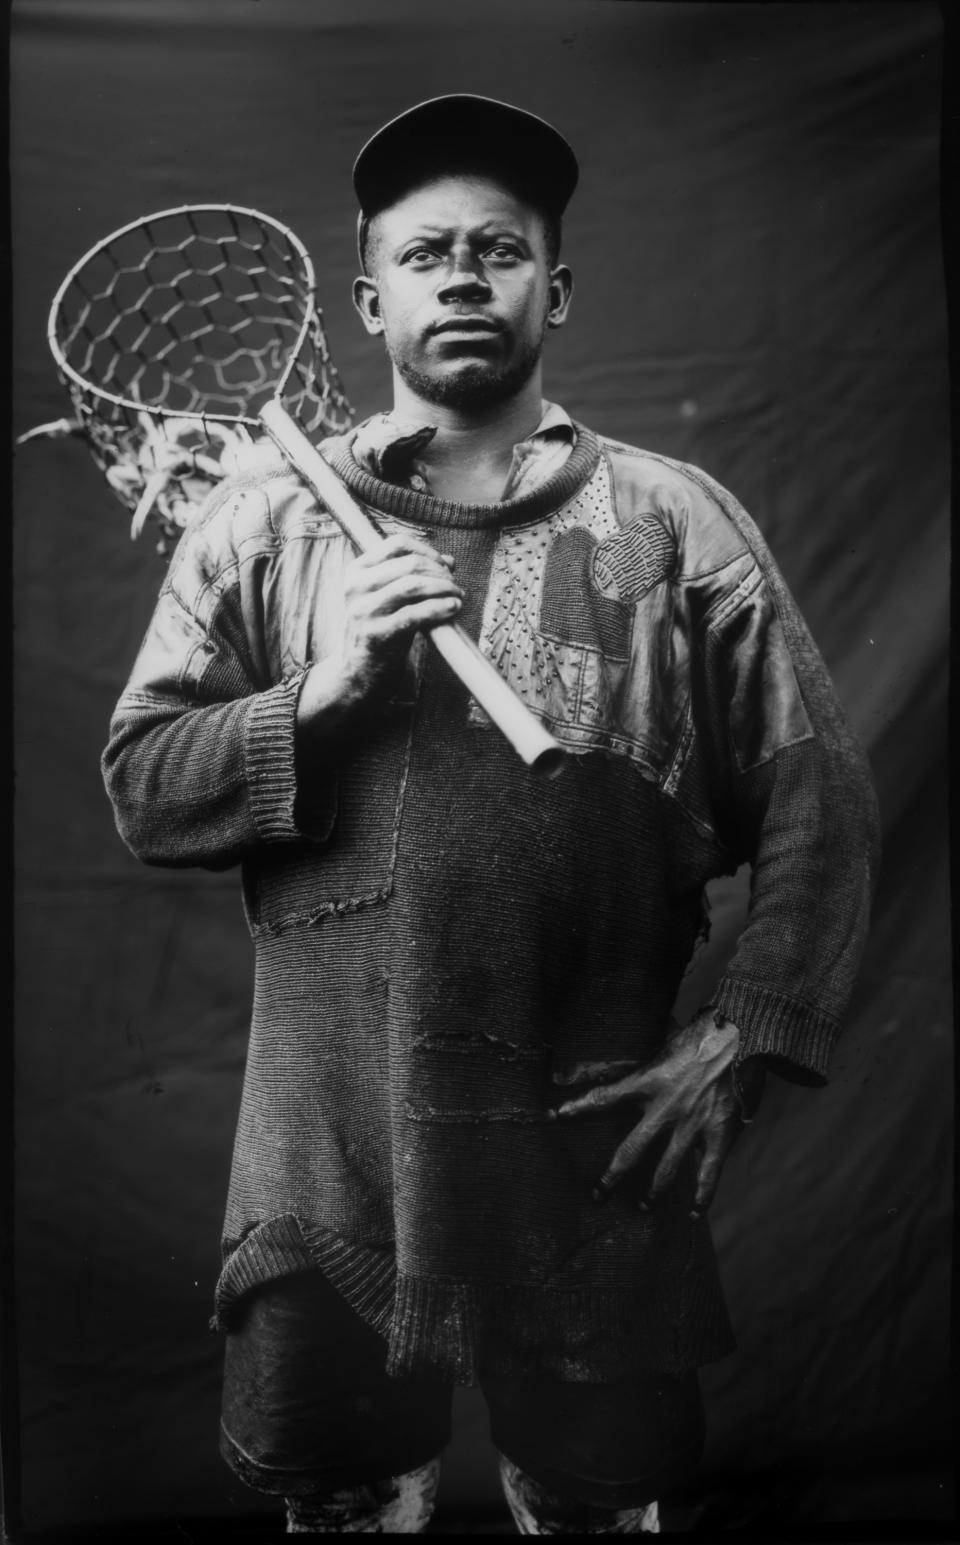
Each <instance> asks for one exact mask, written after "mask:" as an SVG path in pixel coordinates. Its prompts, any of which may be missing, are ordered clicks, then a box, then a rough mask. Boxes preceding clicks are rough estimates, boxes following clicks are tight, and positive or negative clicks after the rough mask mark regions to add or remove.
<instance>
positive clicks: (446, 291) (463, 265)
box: [439, 250, 490, 300]
mask: <svg viewBox="0 0 960 1545" xmlns="http://www.w3.org/2000/svg"><path fill="white" fill-rule="evenodd" d="M489 294H490V281H489V279H488V278H487V276H486V274H485V273H484V271H483V263H482V261H481V259H480V258H479V257H478V256H477V255H476V254H475V253H473V252H470V251H469V250H467V251H463V250H461V251H459V252H454V253H452V254H451V263H450V268H449V270H448V272H447V274H446V276H445V277H444V281H443V284H442V286H441V288H440V291H439V297H440V299H441V300H443V299H446V298H449V299H451V300H456V299H460V298H463V297H468V298H470V299H475V298H476V297H477V296H481V295H489Z"/></svg>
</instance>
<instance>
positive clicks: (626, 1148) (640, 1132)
mask: <svg viewBox="0 0 960 1545" xmlns="http://www.w3.org/2000/svg"><path fill="white" fill-rule="evenodd" d="M662 1133H663V1123H662V1122H661V1121H657V1120H652V1121H651V1120H650V1119H649V1118H645V1119H644V1120H643V1121H638V1122H637V1125H636V1126H635V1127H634V1128H633V1130H632V1132H629V1133H628V1134H627V1136H626V1137H625V1138H624V1140H623V1142H622V1143H621V1144H620V1147H619V1148H618V1149H617V1150H616V1152H615V1154H614V1155H613V1158H612V1159H611V1160H610V1163H609V1164H608V1165H607V1168H606V1169H605V1170H604V1172H603V1174H602V1175H601V1176H600V1179H599V1180H598V1181H597V1184H596V1186H595V1187H594V1191H593V1195H594V1199H595V1200H596V1201H603V1200H604V1198H605V1197H606V1196H608V1195H609V1193H610V1192H611V1191H612V1190H613V1188H614V1186H616V1185H619V1184H620V1182H621V1180H622V1179H623V1178H624V1176H625V1175H629V1174H630V1173H631V1171H632V1170H635V1169H636V1168H637V1166H638V1164H639V1163H640V1161H641V1160H642V1159H643V1158H644V1156H645V1155H646V1153H647V1150H648V1149H649V1148H650V1146H651V1144H653V1143H655V1142H656V1141H657V1139H658V1138H659V1137H661V1136H662Z"/></svg>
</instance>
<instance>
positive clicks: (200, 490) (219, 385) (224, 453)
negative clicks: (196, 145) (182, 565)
mask: <svg viewBox="0 0 960 1545" xmlns="http://www.w3.org/2000/svg"><path fill="white" fill-rule="evenodd" d="M47 343H48V346H49V348H50V352H51V354H52V356H53V360H54V364H55V366H56V370H57V374H58V377H59V379H60V382H61V384H62V385H63V387H64V388H65V390H66V392H67V394H68V396H69V397H70V400H71V403H72V405H73V409H74V415H75V416H74V418H73V419H72V420H60V421H58V422H57V423H51V424H46V425H40V426H37V428H36V429H34V430H31V431H28V433H27V434H26V435H23V436H21V437H20V443H23V442H24V441H25V440H28V439H31V438H35V437H36V436H38V435H40V434H48V435H56V434H62V433H68V432H69V433H73V434H77V435H79V436H81V437H82V438H83V439H84V440H85V442H86V445H87V448H88V449H89V451H90V454H91V456H92V457H93V460H94V461H95V463H96V465H97V466H98V467H99V469H100V471H101V472H103V474H104V476H105V477H106V478H107V481H108V482H109V484H110V487H111V489H112V491H113V493H114V494H115V495H116V496H117V498H118V499H119V500H120V502H121V503H122V504H124V505H125V506H126V507H127V509H128V510H131V511H132V512H133V520H132V523H131V535H132V536H134V537H136V536H139V535H140V533H141V532H142V530H143V529H144V525H145V522H146V520H147V518H148V516H152V517H153V520H154V522H155V523H157V524H159V526H160V529H161V536H162V540H161V542H160V544H159V550H160V551H161V552H167V551H168V550H169V548H170V546H171V544H172V543H173V542H174V541H175V540H176V539H177V538H178V536H179V534H180V532H181V531H182V529H183V528H184V526H185V525H186V524H187V523H188V521H189V520H190V519H191V518H192V516H193V514H194V513H195V512H196V510H197V509H199V508H200V506H201V505H202V504H203V503H204V502H205V500H206V496H207V494H208V493H209V492H210V490H211V489H212V488H213V487H214V486H215V485H216V484H217V483H219V482H221V481H222V480H223V478H224V477H226V476H229V475H230V474H231V473H232V472H237V471H241V470H245V469H246V468H248V467H249V466H251V465H254V464H256V463H257V462H258V461H259V460H262V458H263V455H264V452H265V451H268V452H269V454H270V455H274V454H275V448H273V447H272V445H271V444H270V442H269V441H268V439H267V437H266V436H265V432H264V426H263V422H262V420H261V419H260V417H259V409H260V408H261V407H262V406H263V405H264V404H265V402H266V401H270V400H277V401H281V400H283V399H284V398H286V401H287V405H288V408H289V411H290V412H291V413H292V414H293V415H294V416H295V417H296V418H297V419H298V420H299V422H300V423H301V425H302V427H303V428H304V430H305V431H307V432H308V433H312V434H340V433H343V432H344V430H346V429H348V428H349V427H350V426H351V424H352V423H353V409H352V407H351V405H350V403H349V401H348V399H347V397H346V395H345V393H344V391H343V389H342V386H341V383H340V377H339V373H338V371H337V368H336V366H335V364H334V363H333V360H332V358H331V356H330V351H329V348H328V346H327V340H326V334H325V331H324V325H323V314H322V312H321V311H320V308H319V307H318V305H317V281H316V273H315V271H314V267H313V262H312V260H311V257H310V254H309V252H308V251H307V249H306V247H305V246H304V244H303V242H302V241H301V240H300V238H299V237H298V236H297V235H296V234H295V232H293V231H292V230H291V229H290V227H289V226H288V225H286V224H284V223H283V222H282V221H280V220H276V219H274V218H273V217H272V216H271V215H266V214H264V213H263V211H262V210H259V209H253V208H251V207H250V206H248V205H243V204H232V203H229V204H228V203H215V204H214V203H211V204H179V205H175V206H171V207H170V208H167V209H160V210H156V211H155V212H154V213H153V214H149V215H144V216H141V217H140V218H139V219H137V220H131V221H129V222H128V223H127V224H126V225H122V226H119V227H118V228H117V229H116V230H113V231H111V232H110V233H109V235H107V236H105V237H104V238H103V239H102V240H101V241H98V242H96V243H95V245H94V246H92V247H90V248H88V249H87V251H86V252H85V253H84V254H83V256H82V257H81V258H80V259H79V260H78V261H77V262H76V263H74V264H73V266H72V267H71V268H70V270H69V272H68V273H67V274H66V276H65V277H64V279H63V281H62V282H61V284H60V285H59V286H58V287H57V291H56V293H55V295H54V297H53V300H52V301H51V303H50V309H49V313H48V317H47Z"/></svg>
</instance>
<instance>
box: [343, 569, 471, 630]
mask: <svg viewBox="0 0 960 1545" xmlns="http://www.w3.org/2000/svg"><path fill="white" fill-rule="evenodd" d="M440 600H443V601H447V600H449V601H455V602H456V604H457V608H458V609H459V608H460V607H461V606H462V604H463V591H462V590H461V589H460V587H459V585H454V584H452V583H450V582H448V583H446V584H444V583H443V581H442V580H439V579H437V578H435V577H434V576H433V575H416V574H408V575H406V576H405V577H404V578H403V579H398V580H394V582H393V584H392V585H387V586H386V588H385V589H383V590H377V591H374V592H372V593H371V594H370V595H368V596H363V597H359V596H358V597H356V598H355V602H354V606H353V614H354V617H355V619H357V620H361V619H365V620H366V621H367V622H376V620H377V619H379V618H387V617H396V616H397V615H398V614H399V613H400V612H405V611H409V608H410V607H411V606H418V605H419V604H420V603H421V602H423V601H440Z"/></svg>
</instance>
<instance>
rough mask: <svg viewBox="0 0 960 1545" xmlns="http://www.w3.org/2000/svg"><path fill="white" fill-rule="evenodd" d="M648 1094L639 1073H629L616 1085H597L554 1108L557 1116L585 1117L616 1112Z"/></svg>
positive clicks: (618, 1080) (616, 1082) (617, 1081)
mask: <svg viewBox="0 0 960 1545" xmlns="http://www.w3.org/2000/svg"><path fill="white" fill-rule="evenodd" d="M646 1093H647V1087H646V1084H645V1083H644V1081H643V1077H642V1075H641V1074H639V1073H628V1074H627V1076H626V1078H618V1079H616V1081H615V1082H614V1083H610V1084H597V1085H595V1087H594V1088H593V1089H588V1090H587V1091H586V1093H585V1094H576V1095H574V1096H573V1098H572V1099H570V1100H564V1101H563V1103H562V1105H557V1106H555V1107H554V1114H555V1115H557V1116H583V1115H586V1114H588V1113H589V1112H590V1111H601V1110H614V1109H616V1107H617V1106H618V1105H622V1104H623V1103H624V1102H625V1101H627V1100H636V1099H639V1098H642V1097H643V1096H644V1095H645V1094H646Z"/></svg>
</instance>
